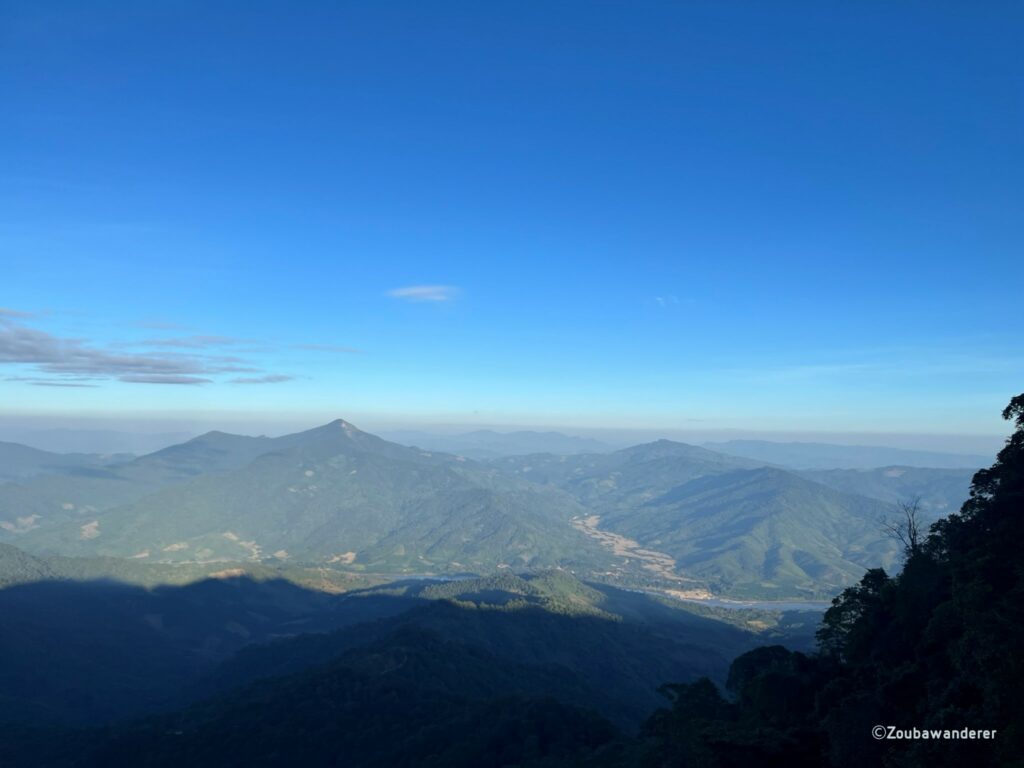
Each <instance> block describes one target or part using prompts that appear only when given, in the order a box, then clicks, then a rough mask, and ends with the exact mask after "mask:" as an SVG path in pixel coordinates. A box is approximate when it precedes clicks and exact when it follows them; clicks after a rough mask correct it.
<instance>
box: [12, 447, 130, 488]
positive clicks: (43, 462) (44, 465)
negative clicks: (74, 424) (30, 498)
mask: <svg viewBox="0 0 1024 768" xmlns="http://www.w3.org/2000/svg"><path fill="white" fill-rule="evenodd" d="M131 458H132V456H131V455H130V454H98V453H51V452H49V451H41V450H39V449H38V448H30V447H29V446H27V445H20V444H18V443H4V442H0V483H3V482H5V481H7V480H21V479H24V478H29V477H35V476H36V475H46V474H52V473H63V472H71V473H74V472H75V471H76V470H80V469H84V468H89V467H105V466H108V465H110V464H120V463H123V462H126V461H129V460H130V459H131Z"/></svg>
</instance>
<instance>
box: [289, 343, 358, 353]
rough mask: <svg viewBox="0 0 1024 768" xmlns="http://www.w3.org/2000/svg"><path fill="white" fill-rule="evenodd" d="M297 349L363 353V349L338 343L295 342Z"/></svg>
mask: <svg viewBox="0 0 1024 768" xmlns="http://www.w3.org/2000/svg"><path fill="white" fill-rule="evenodd" d="M294 348H295V349H306V350H309V351H311V352H332V353H334V354H338V355H358V354H362V351H363V350H361V349H354V348H353V347H342V346H338V345H336V344H295V345H294Z"/></svg>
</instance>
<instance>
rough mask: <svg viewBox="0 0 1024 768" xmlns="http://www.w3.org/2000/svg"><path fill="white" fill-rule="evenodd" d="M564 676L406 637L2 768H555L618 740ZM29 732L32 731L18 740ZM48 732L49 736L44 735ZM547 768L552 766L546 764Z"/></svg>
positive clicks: (2, 751) (427, 636)
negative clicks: (572, 699)
mask: <svg viewBox="0 0 1024 768" xmlns="http://www.w3.org/2000/svg"><path fill="white" fill-rule="evenodd" d="M577 687H578V683H577V682H576V681H575V680H573V678H572V677H571V675H567V674H565V673H564V672H561V671H559V670H557V669H543V668H537V667H533V666H529V665H525V664H520V663H512V662H508V661H503V660H499V659H496V658H494V657H493V656H491V655H490V654H488V653H486V652H485V651H481V650H479V649H476V648H473V647H471V646H467V645H466V644H464V643H459V642H453V641H447V640H443V639H441V638H438V637H436V636H434V635H432V634H431V633H429V632H424V631H417V630H414V629H408V630H405V631H402V632H399V633H396V634H394V635H391V636H388V637H385V638H382V639H380V640H378V641H376V642H374V643H372V644H370V645H368V646H366V647H361V648H357V649H353V650H351V651H348V652H347V653H345V654H344V655H342V656H340V657H339V658H337V659H335V660H332V661H331V662H329V663H327V664H324V665H322V666H320V667H318V668H316V669H313V670H309V671H307V672H303V673H299V674H295V675H292V676H289V677H285V678H280V679H273V680H265V681H261V682H258V683H254V684H252V685H249V686H246V687H243V688H240V689H239V690H237V691H233V692H231V693H230V694H227V695H225V696H223V697H219V698H216V699H212V700H210V701H206V702H203V703H200V704H198V705H195V706H193V707H190V708H189V709H187V710H184V711H182V712H180V713H176V714H173V715H166V716H163V717H159V718H152V719H150V720H148V721H143V722H140V723H136V724H130V725H125V726H121V727H117V728H111V729H107V730H106V731H99V730H94V731H87V732H82V731H73V732H70V733H67V734H66V735H65V734H64V733H60V732H58V733H60V736H61V737H60V738H55V737H54V736H52V735H51V736H50V738H48V739H45V740H44V738H41V737H40V736H39V735H36V736H35V738H36V741H34V743H33V742H32V741H29V743H28V744H27V745H25V746H24V747H22V748H21V749H19V744H18V737H19V735H21V736H22V738H24V735H22V734H19V733H18V732H17V731H15V732H14V733H11V732H10V731H8V732H7V733H5V734H4V736H5V737H6V738H5V740H4V742H5V743H4V744H2V745H0V758H5V764H6V765H11V766H12V768H13V767H20V766H33V767H35V766H39V765H42V764H45V765H68V764H70V765H75V766H82V767H85V766H97V767H98V766H110V765H139V766H150V767H153V768H155V767H156V766H180V765H189V766H209V767H210V768H212V767H213V766H227V765H231V766H242V765H264V766H271V765H280V766H283V765H301V766H325V767H326V766H336V765H339V764H342V765H345V766H352V767H353V768H363V767H365V768H370V767H373V768H390V767H392V766H397V767H399V768H414V767H416V766H423V767H424V768H442V767H443V768H476V766H523V767H524V768H525V767H526V766H534V767H535V768H543V766H549V767H550V766H557V765H563V764H564V763H563V762H562V760H565V759H571V760H574V761H575V760H576V759H577V758H581V757H583V756H584V755H586V754H587V753H589V752H590V751H591V750H592V749H593V748H595V747H599V746H601V745H604V744H607V743H609V742H610V741H611V740H612V739H613V738H615V736H616V735H617V731H616V729H615V728H614V726H612V725H611V724H610V723H609V722H608V721H607V720H605V719H604V718H602V717H600V715H598V714H596V713H595V712H593V711H592V710H589V709H584V708H582V707H579V706H573V705H568V704H565V703H562V701H560V700H559V699H558V698H556V697H555V696H554V695H552V694H565V693H567V692H571V691H573V690H574V689H576V688H577ZM30 733H31V732H30ZM50 733H53V732H52V731H51V732H50ZM552 761H554V762H552Z"/></svg>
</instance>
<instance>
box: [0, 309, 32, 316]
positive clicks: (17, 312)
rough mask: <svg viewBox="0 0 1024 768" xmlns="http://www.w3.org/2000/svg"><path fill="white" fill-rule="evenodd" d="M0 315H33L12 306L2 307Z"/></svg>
mask: <svg viewBox="0 0 1024 768" xmlns="http://www.w3.org/2000/svg"><path fill="white" fill-rule="evenodd" d="M0 317H32V313H31V312H22V311H20V310H17V309H11V308H10V307H0Z"/></svg>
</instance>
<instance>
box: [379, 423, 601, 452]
mask: <svg viewBox="0 0 1024 768" xmlns="http://www.w3.org/2000/svg"><path fill="white" fill-rule="evenodd" d="M381 436H382V437H384V438H386V439H388V440H392V441H394V442H396V443H401V444H403V445H412V446H418V447H420V448H425V449H427V450H429V451H445V452H447V453H454V454H458V455H460V456H466V457H468V458H471V459H495V458H500V457H502V456H519V455H522V454H526V453H554V454H558V455H572V454H576V453H604V452H607V451H611V450H612V448H611V446H609V445H607V444H605V443H602V442H600V441H599V440H591V439H589V438H585V437H575V436H571V435H563V434H562V433H561V432H531V431H520V432H495V431H493V430H490V429H481V430H477V431H475V432H466V433H463V434H455V435H451V434H437V433H432V432H416V431H411V430H406V431H400V432H382V433H381Z"/></svg>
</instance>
